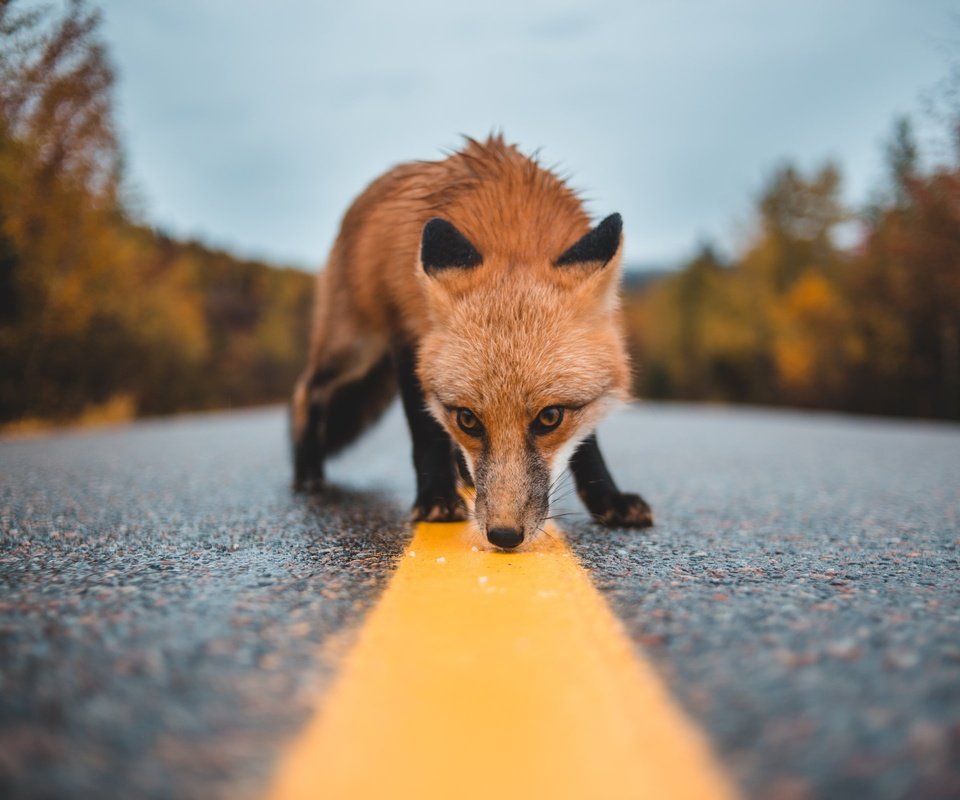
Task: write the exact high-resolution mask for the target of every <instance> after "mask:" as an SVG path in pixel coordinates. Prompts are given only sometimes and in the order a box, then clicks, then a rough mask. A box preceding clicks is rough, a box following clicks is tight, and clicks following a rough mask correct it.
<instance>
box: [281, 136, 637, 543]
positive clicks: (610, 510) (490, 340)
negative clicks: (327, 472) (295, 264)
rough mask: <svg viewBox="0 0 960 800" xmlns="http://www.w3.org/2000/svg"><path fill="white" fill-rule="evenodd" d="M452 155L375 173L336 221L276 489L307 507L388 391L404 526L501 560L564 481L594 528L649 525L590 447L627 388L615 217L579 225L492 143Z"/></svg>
mask: <svg viewBox="0 0 960 800" xmlns="http://www.w3.org/2000/svg"><path fill="white" fill-rule="evenodd" d="M464 138H465V143H464V145H463V146H462V147H461V149H459V150H457V151H454V152H450V153H448V154H446V157H445V158H444V159H442V160H437V161H414V162H409V163H405V164H401V165H399V166H395V167H393V168H392V169H390V170H389V171H387V172H386V173H385V174H383V175H382V176H380V177H379V178H377V179H376V180H374V181H373V182H372V183H371V184H370V185H369V186H368V187H367V188H366V189H365V190H364V191H363V192H362V193H361V194H360V195H359V196H358V197H357V198H356V200H354V202H353V204H352V205H351V206H350V207H349V208H348V210H347V211H346V213H345V215H344V216H343V219H342V221H341V224H340V229H339V232H338V234H337V236H336V239H335V241H334V244H333V246H332V248H331V250H330V253H329V257H328V259H327V262H326V265H325V268H324V269H323V270H322V271H320V272H319V273H318V276H317V279H316V285H315V289H316V291H315V303H314V309H313V317H312V329H311V336H310V343H309V354H308V359H307V365H306V368H305V369H304V371H303V372H302V373H301V375H300V376H299V378H298V380H297V382H296V385H295V387H294V390H293V396H292V399H291V412H290V427H291V438H292V445H293V446H292V451H293V471H294V483H293V485H294V488H295V489H296V490H299V491H304V492H317V491H320V490H322V488H323V486H324V463H325V461H326V459H327V458H329V457H330V456H332V455H335V454H337V453H339V452H340V451H341V450H343V449H344V448H345V447H347V446H348V445H349V444H351V443H352V442H354V441H355V440H356V439H357V438H358V437H359V436H360V435H361V434H362V433H363V432H364V431H365V430H366V429H367V428H368V427H370V426H371V425H372V424H373V423H374V422H375V421H376V420H377V419H378V418H379V417H380V416H381V414H382V413H383V412H384V411H385V410H386V408H387V407H388V406H389V405H390V403H391V402H392V400H393V398H394V397H395V395H396V394H397V392H399V394H400V398H401V401H402V405H403V409H404V412H405V415H406V419H407V423H408V426H409V429H410V435H411V438H412V443H413V466H414V470H415V473H416V485H417V489H416V498H415V501H414V504H413V509H412V512H411V518H412V520H414V521H428V522H450V521H461V520H466V519H469V518H472V520H473V523H474V525H475V527H476V529H477V531H479V533H480V534H481V535H482V536H483V537H485V540H486V542H488V543H489V545H492V548H495V549H500V550H507V551H509V550H514V549H515V548H517V547H519V546H521V545H522V544H523V543H524V542H527V543H530V542H532V541H535V540H536V538H537V537H538V536H539V535H541V534H543V532H544V527H545V524H546V521H547V519H548V515H549V508H550V501H551V493H552V491H553V490H554V489H555V487H556V485H557V481H558V480H559V478H560V477H561V476H562V475H563V474H564V473H565V471H566V469H567V468H568V467H569V470H570V472H571V473H572V475H573V479H574V482H575V485H576V490H577V494H578V495H579V497H580V499H581V500H582V501H583V504H584V505H585V506H586V508H587V511H588V512H589V513H590V514H591V515H592V516H593V518H594V519H595V520H596V521H598V522H600V523H602V524H604V525H606V526H609V527H630V528H643V527H647V526H650V525H652V524H653V513H652V511H651V508H650V506H649V505H648V504H647V502H646V501H645V500H644V499H643V498H642V497H641V496H640V495H638V494H634V493H629V492H621V491H620V490H619V489H618V488H617V485H616V483H615V482H614V479H613V477H612V475H611V474H610V471H609V469H608V468H607V465H606V463H605V461H604V458H603V455H602V454H601V452H600V447H599V443H598V441H597V435H596V428H597V425H598V423H599V422H600V421H601V419H603V417H604V416H605V415H606V414H607V413H608V412H609V411H610V410H611V409H612V408H614V407H615V406H617V405H618V404H620V403H622V402H624V401H625V400H627V399H628V398H629V386H630V382H631V365H630V360H629V357H628V353H627V349H626V345H625V342H624V336H623V325H622V313H621V308H620V300H619V284H620V275H621V271H622V251H623V232H622V231H623V223H622V220H621V217H620V215H619V214H611V215H609V216H607V217H606V218H604V219H603V220H602V221H600V222H599V223H598V224H597V225H596V226H591V220H590V217H589V216H588V214H587V213H586V211H585V209H584V207H583V203H582V201H581V199H580V196H579V194H578V193H577V192H576V191H575V190H573V189H572V188H570V187H569V186H568V185H567V183H566V182H565V180H564V179H562V178H561V177H559V176H558V175H557V174H556V173H555V172H554V171H553V170H551V169H549V168H547V167H545V166H543V165H542V164H541V163H540V162H539V160H538V158H537V157H536V156H535V155H525V154H523V153H522V152H521V150H520V149H519V147H518V146H517V145H514V144H507V143H506V141H505V139H504V137H503V134H502V133H496V134H491V135H490V136H489V137H488V138H487V139H486V140H485V141H479V140H476V139H473V138H470V137H464ZM462 489H468V490H472V492H471V491H462ZM471 493H472V501H469V500H468V499H465V498H469V496H470V494H471ZM468 506H469V507H468ZM481 541H483V539H481Z"/></svg>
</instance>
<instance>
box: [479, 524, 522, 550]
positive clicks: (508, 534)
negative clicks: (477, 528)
mask: <svg viewBox="0 0 960 800" xmlns="http://www.w3.org/2000/svg"><path fill="white" fill-rule="evenodd" d="M487 541H488V542H490V544H492V545H495V546H497V547H501V548H503V549H504V550H512V549H513V548H514V547H516V546H517V545H518V544H521V543H522V542H523V528H519V529H518V528H487Z"/></svg>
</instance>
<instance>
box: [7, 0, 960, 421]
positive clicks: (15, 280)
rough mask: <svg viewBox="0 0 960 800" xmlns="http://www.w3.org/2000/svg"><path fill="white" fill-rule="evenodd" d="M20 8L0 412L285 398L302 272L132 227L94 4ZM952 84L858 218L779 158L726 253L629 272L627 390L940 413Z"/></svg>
mask: <svg viewBox="0 0 960 800" xmlns="http://www.w3.org/2000/svg"><path fill="white" fill-rule="evenodd" d="M15 7H16V9H17V10H14V9H15ZM19 9H20V6H17V5H16V4H15V3H12V2H0V37H2V40H0V376H2V378H0V423H3V422H10V421H14V420H23V419H45V420H71V421H75V420H77V419H80V420H83V419H100V418H106V419H115V418H125V417H129V416H134V415H137V414H159V413H169V412H174V411H180V410H187V409H204V408H219V407H224V406H231V405H249V404H255V403H263V402H272V401H278V400H282V399H284V398H285V397H286V396H287V395H288V392H289V390H290V387H291V386H292V384H293V381H294V379H295V377H296V374H297V372H298V370H299V369H300V368H301V366H302V364H303V362H304V360H305V349H306V344H307V341H308V325H309V314H310V306H311V294H312V277H311V276H309V275H307V274H305V273H303V272H299V271H296V270H291V269H278V268H275V267H271V266H269V265H266V264H263V263H257V262H252V261H242V260H238V259H236V258H234V257H232V256H231V255H229V254H227V253H224V252H220V251H215V250H211V249H209V248H207V247H204V246H203V245H201V244H199V243H196V242H180V241H176V240H174V239H171V238H169V237H167V236H165V235H163V234H162V233H160V232H157V231H155V230H152V229H150V228H149V227H147V226H145V225H143V224H142V223H140V222H138V221H137V220H136V216H135V214H133V213H132V212H131V210H130V208H129V206H130V204H129V203H128V202H126V201H125V198H124V183H123V171H122V157H121V148H120V145H119V142H118V141H117V134H116V129H115V125H114V120H113V109H112V96H111V91H112V85H113V80H114V76H113V71H112V69H111V66H110V62H109V58H108V55H107V52H106V47H105V45H104V43H103V41H102V40H101V38H100V34H99V24H100V20H99V15H98V14H97V12H96V11H94V10H91V9H90V8H89V7H88V6H87V5H85V4H84V3H83V2H81V1H80V0H73V1H72V2H70V3H68V4H67V6H66V11H64V12H63V13H62V14H61V15H57V14H56V13H54V12H50V11H48V10H47V11H45V10H43V9H37V8H36V7H34V6H31V7H30V9H29V10H19ZM958 83H960V82H958V81H954V92H955V93H954V94H953V95H950V93H949V92H947V93H946V94H945V97H946V99H947V101H948V102H947V106H948V107H947V109H946V111H945V112H943V120H942V121H943V123H944V125H945V127H946V128H947V130H948V131H949V134H948V136H949V138H950V140H951V141H950V144H951V153H950V155H949V156H947V157H946V158H945V159H943V158H941V159H939V161H938V162H937V163H932V162H931V159H929V158H924V157H923V156H924V154H921V153H920V152H919V150H918V146H917V144H916V142H915V141H914V136H913V133H912V132H911V127H910V124H909V122H908V121H907V120H900V121H898V122H897V123H896V125H895V128H894V132H893V135H892V136H891V139H890V142H889V145H888V152H887V160H888V164H889V180H888V186H887V187H886V189H885V190H884V191H883V192H882V193H881V194H878V195H877V197H876V198H875V200H874V202H873V203H871V205H870V207H869V208H867V209H863V210H852V209H848V208H845V207H844V205H843V202H842V201H841V176H840V171H839V168H838V167H837V166H836V165H832V164H827V165H825V166H824V167H822V168H821V169H819V170H817V171H814V172H813V173H811V174H803V173H802V172H801V171H799V170H798V169H797V168H795V167H794V166H791V165H789V164H785V165H783V166H782V167H781V168H779V169H778V170H777V171H776V172H775V173H774V174H773V175H772V176H771V177H770V179H769V181H768V183H767V185H766V186H765V187H764V189H763V191H762V192H761V193H760V196H759V197H758V198H757V202H756V205H755V210H754V217H755V219H754V221H753V224H752V227H751V234H750V235H749V237H748V238H747V241H746V242H745V244H744V246H743V248H742V250H741V252H740V253H739V254H738V255H737V256H736V257H735V258H733V259H732V260H724V259H722V258H720V257H718V255H717V254H716V253H715V252H714V250H713V249H711V248H710V247H709V246H704V247H703V248H702V250H701V252H700V253H699V254H698V255H697V257H696V258H694V259H693V260H692V261H690V263H688V264H686V265H684V266H683V267H682V268H681V269H680V270H678V271H675V272H672V273H669V274H667V275H665V276H662V277H660V278H659V279H658V280H653V281H636V282H634V283H633V284H632V286H633V288H630V285H631V284H628V291H627V292H626V293H625V294H626V296H625V308H626V318H627V323H628V334H629V338H630V343H631V348H632V350H633V351H634V356H635V361H636V363H637V364H638V365H639V366H638V369H637V383H636V387H635V388H636V390H637V393H638V394H639V395H640V396H643V397H650V398H657V399H660V398H664V399H665V398H679V399H687V400H711V401H722V402H750V403H772V404H785V405H792V406H801V407H810V408H831V409H843V410H849V411H857V412H867V413H881V414H897V415H913V416H924V417H941V418H952V419H960V107H958V104H957V102H956V100H957V97H956V85H957V84H958ZM950 103H952V104H953V105H952V107H949V106H950ZM851 226H853V227H852V229H853V230H854V231H855V232H856V235H855V237H854V238H855V240H856V244H854V245H853V246H851V245H850V244H849V243H844V245H843V246H841V245H840V244H838V231H841V230H844V229H845V230H847V231H850V230H851ZM848 238H849V237H848Z"/></svg>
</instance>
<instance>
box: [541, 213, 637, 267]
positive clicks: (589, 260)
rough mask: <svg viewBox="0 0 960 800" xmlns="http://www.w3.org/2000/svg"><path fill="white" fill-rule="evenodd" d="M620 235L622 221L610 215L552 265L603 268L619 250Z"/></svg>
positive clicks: (616, 215)
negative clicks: (588, 265)
mask: <svg viewBox="0 0 960 800" xmlns="http://www.w3.org/2000/svg"><path fill="white" fill-rule="evenodd" d="M622 233H623V220H622V219H621V217H620V215H619V214H611V215H610V216H609V217H607V218H606V219H604V220H603V221H602V222H601V223H600V224H599V225H597V227H596V228H594V229H593V230H592V231H590V232H589V233H587V234H584V235H583V236H582V237H581V238H579V239H578V240H577V241H576V242H574V243H573V245H571V246H570V247H568V248H567V249H566V250H564V251H563V254H562V255H561V256H560V257H559V258H558V259H557V260H556V261H554V262H553V265H554V266H555V267H566V266H569V265H571V264H583V265H587V264H590V265H597V266H598V268H602V267H605V266H606V265H607V264H608V263H610V261H611V260H612V259H613V257H614V256H615V255H616V254H617V250H619V249H620V239H621V234H622Z"/></svg>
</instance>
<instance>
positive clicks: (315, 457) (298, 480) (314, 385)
mask: <svg viewBox="0 0 960 800" xmlns="http://www.w3.org/2000/svg"><path fill="white" fill-rule="evenodd" d="M328 372H329V371H324V370H316V369H307V371H306V372H304V373H303V374H302V375H301V376H300V379H299V380H298V381H297V385H296V386H295V387H294V390H293V398H292V400H291V403H290V438H291V441H292V443H293V488H294V489H296V490H297V491H304V492H313V491H317V490H319V489H320V488H321V487H322V486H323V462H324V459H325V457H326V447H325V440H326V431H327V414H326V406H327V403H326V402H324V399H325V398H324V397H323V396H322V395H325V394H327V392H324V391H323V388H324V387H323V384H324V383H325V382H326V381H328V380H330V378H331V377H332V376H331V375H330V374H328Z"/></svg>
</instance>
